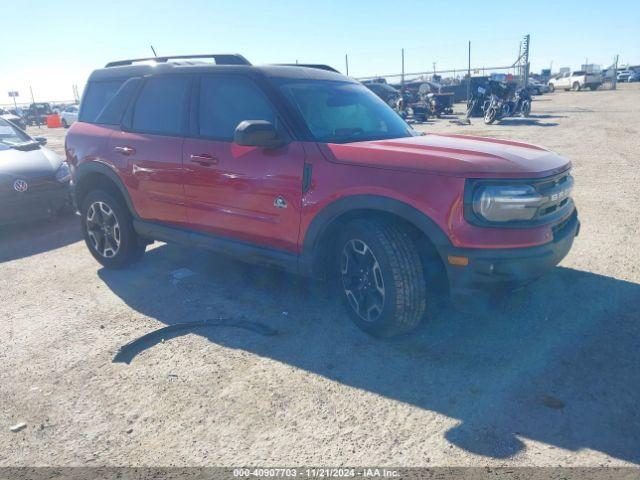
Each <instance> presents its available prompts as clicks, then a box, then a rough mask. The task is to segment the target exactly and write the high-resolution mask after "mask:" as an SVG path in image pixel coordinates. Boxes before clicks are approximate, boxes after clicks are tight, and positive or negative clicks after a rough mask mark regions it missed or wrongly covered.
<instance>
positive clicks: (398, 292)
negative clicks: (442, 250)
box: [335, 220, 427, 338]
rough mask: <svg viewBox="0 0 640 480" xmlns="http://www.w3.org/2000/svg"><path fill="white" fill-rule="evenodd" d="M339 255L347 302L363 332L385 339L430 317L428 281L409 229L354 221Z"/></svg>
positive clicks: (341, 284)
mask: <svg viewBox="0 0 640 480" xmlns="http://www.w3.org/2000/svg"><path fill="white" fill-rule="evenodd" d="M335 256H336V257H337V258H336V267H337V268H336V270H337V284H338V287H339V289H340V293H341V297H342V301H343V303H344V305H345V308H346V309H347V312H348V313H349V316H350V317H351V319H352V320H353V321H354V322H355V323H356V325H358V327H360V328H361V329H362V330H364V331H365V332H367V333H369V334H371V335H373V336H375V337H379V338H386V337H392V336H395V335H399V334H401V333H405V332H408V331H410V330H412V329H413V328H415V327H416V326H417V325H418V324H419V323H420V321H421V320H422V319H423V317H424V316H425V312H426V303H427V302H426V282H425V278H424V270H423V266H422V262H421V260H420V256H419V255H418V251H417V249H416V246H415V244H414V242H413V240H412V239H411V237H410V235H409V232H408V231H407V230H406V229H403V228H402V227H401V226H399V225H396V224H393V223H389V222H383V221H378V220H355V221H353V222H352V223H350V224H348V225H347V226H346V227H345V228H344V230H343V231H342V233H341V235H340V240H339V242H338V246H337V249H336V255H335Z"/></svg>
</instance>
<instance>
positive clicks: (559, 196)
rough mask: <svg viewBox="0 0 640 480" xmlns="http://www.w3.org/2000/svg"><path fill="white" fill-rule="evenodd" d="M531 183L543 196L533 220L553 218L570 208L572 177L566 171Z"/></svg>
mask: <svg viewBox="0 0 640 480" xmlns="http://www.w3.org/2000/svg"><path fill="white" fill-rule="evenodd" d="M532 185H533V187H534V188H535V189H536V191H537V192H538V193H539V194H540V195H542V196H543V197H544V202H543V203H542V204H541V205H540V206H539V208H538V211H537V213H536V216H535V217H534V220H540V221H545V220H547V219H550V218H551V217H553V218H555V217H557V216H559V215H562V213H564V210H567V211H568V210H569V209H570V208H571V206H572V201H571V190H572V189H573V177H572V176H571V175H570V174H569V173H568V172H565V173H562V174H560V175H556V176H555V177H551V178H543V179H541V180H539V181H534V182H533V183H532Z"/></svg>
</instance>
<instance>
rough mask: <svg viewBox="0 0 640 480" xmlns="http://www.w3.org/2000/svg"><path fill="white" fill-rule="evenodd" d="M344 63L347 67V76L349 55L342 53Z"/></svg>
mask: <svg viewBox="0 0 640 480" xmlns="http://www.w3.org/2000/svg"><path fill="white" fill-rule="evenodd" d="M344 65H345V67H347V77H348V76H349V55H347V54H346V53H345V54H344Z"/></svg>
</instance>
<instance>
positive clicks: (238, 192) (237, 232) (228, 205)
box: [183, 75, 304, 251]
mask: <svg viewBox="0 0 640 480" xmlns="http://www.w3.org/2000/svg"><path fill="white" fill-rule="evenodd" d="M192 117H194V120H195V130H196V131H195V132H192V133H194V134H195V136H196V137H197V138H188V139H186V140H185V144H184V149H183V163H184V168H185V199H186V205H187V215H188V218H189V223H190V227H191V228H193V229H195V230H199V231H202V232H206V233H211V234H214V235H218V236H223V237H227V238H232V239H237V240H241V241H244V242H248V243H252V244H255V245H259V246H265V247H271V248H276V249H284V250H288V251H296V249H297V241H298V230H299V224H300V206H301V196H302V174H303V168H304V149H303V147H302V144H301V143H297V142H290V143H288V144H287V145H285V146H282V147H279V148H275V149H265V148H259V147H245V146H240V145H237V144H235V143H233V135H234V131H235V129H236V127H237V125H238V124H239V123H240V122H242V121H243V120H267V121H269V122H272V123H273V124H274V125H276V127H277V128H278V129H279V130H281V131H282V132H283V135H286V133H284V132H285V129H284V126H283V125H282V122H281V120H280V118H279V115H278V113H277V111H276V109H275V107H274V106H273V104H272V102H270V101H269V100H268V99H267V97H266V96H265V94H264V93H263V91H262V90H261V89H260V87H259V86H258V85H257V84H256V83H254V82H253V81H252V80H250V79H248V78H245V77H236V76H232V75H207V76H202V78H201V79H200V87H199V96H198V101H197V107H196V112H195V114H194V115H193V116H192Z"/></svg>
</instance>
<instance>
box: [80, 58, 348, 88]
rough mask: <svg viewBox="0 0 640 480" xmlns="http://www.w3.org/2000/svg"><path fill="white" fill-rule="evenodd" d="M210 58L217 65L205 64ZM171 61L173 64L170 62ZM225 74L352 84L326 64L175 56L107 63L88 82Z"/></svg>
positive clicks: (95, 71)
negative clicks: (266, 62) (261, 64)
mask: <svg viewBox="0 0 640 480" xmlns="http://www.w3.org/2000/svg"><path fill="white" fill-rule="evenodd" d="M204 58H213V59H214V60H215V61H216V63H211V62H204V61H202V59H204ZM169 60H172V61H169ZM212 71H216V72H221V71H224V72H228V73H241V74H246V75H252V74H253V75H255V74H258V75H262V76H265V77H271V78H291V79H313V80H340V81H349V82H355V80H352V79H350V78H349V77H346V76H344V75H342V74H340V73H338V72H337V71H335V70H334V69H332V68H331V67H328V66H326V65H306V64H305V65H263V66H254V65H251V64H250V63H249V62H248V61H247V60H246V59H245V58H244V57H242V56H241V55H233V54H212V55H181V56H175V57H151V58H138V59H132V60H118V61H114V62H109V63H108V64H107V65H106V66H105V67H104V68H100V69H97V70H94V71H93V72H92V73H91V75H90V76H89V81H105V80H110V79H114V80H115V79H121V78H131V77H142V76H145V75H151V74H157V73H162V74H172V73H176V74H177V73H182V74H189V73H206V72H212Z"/></svg>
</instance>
